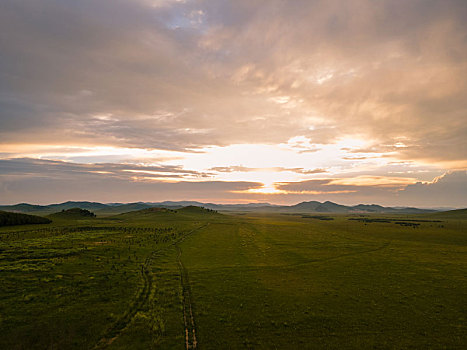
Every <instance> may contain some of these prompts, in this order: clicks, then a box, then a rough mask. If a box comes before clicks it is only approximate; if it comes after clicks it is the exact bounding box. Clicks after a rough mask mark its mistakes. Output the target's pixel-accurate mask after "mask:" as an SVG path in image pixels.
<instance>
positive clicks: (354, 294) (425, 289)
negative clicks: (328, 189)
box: [0, 208, 467, 349]
mask: <svg viewBox="0 0 467 350" xmlns="http://www.w3.org/2000/svg"><path fill="white" fill-rule="evenodd" d="M461 214H462V213H461ZM461 214H459V213H457V214H456V215H451V216H449V215H448V216H443V215H440V214H436V215H433V216H430V215H424V216H407V215H405V216H397V217H396V216H388V215H386V216H382V215H378V216H375V215H373V216H365V218H366V219H369V220H349V218H352V219H363V218H362V217H360V216H352V217H350V216H344V215H326V216H324V217H320V216H319V215H316V216H314V215H290V214H288V215H283V214H282V215H281V214H275V215H273V214H270V215H269V214H263V215H259V214H247V215H244V214H243V215H240V213H239V214H229V215H223V214H217V213H214V212H209V211H203V210H200V209H198V208H185V209H181V210H177V211H176V212H175V211H170V210H161V209H147V210H143V211H139V212H131V213H127V214H121V215H116V216H113V217H109V218H84V219H79V218H78V219H77V218H76V217H73V218H67V217H60V218H57V219H54V220H53V223H52V224H47V225H27V226H15V227H3V228H0V286H1V288H0V300H1V303H0V332H1V333H0V334H2V336H1V337H0V348H1V349H104V348H105V349H148V348H149V349H151V348H153V349H186V348H187V347H189V348H195V347H196V348H201V349H237V348H253V349H289V348H290V349H323V348H332V349H343V348H348V349H367V348H377V349H394V348H395V349H406V348H416V349H444V348H445V349H464V348H466V346H467V337H466V334H467V303H466V299H467V274H466V271H467V220H465V218H464V215H461Z"/></svg>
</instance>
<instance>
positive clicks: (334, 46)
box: [0, 0, 467, 161]
mask: <svg viewBox="0 0 467 350" xmlns="http://www.w3.org/2000/svg"><path fill="white" fill-rule="evenodd" d="M0 6H1V11H0V33H2V34H0V35H1V36H0V50H1V52H2V60H1V63H0V74H1V77H2V79H1V80H2V83H1V85H0V111H1V112H0V113H1V115H0V130H1V132H0V136H1V139H2V140H3V142H20V143H24V142H25V141H26V140H28V141H29V142H31V143H34V142H35V143H47V142H50V140H54V142H56V143H62V144H82V143H88V144H89V143H94V144H101V145H102V144H105V145H109V144H111V145H118V146H124V147H143V148H160V149H171V150H187V149H193V148H199V147H203V146H206V145H228V144H235V143H258V142H262V143H279V142H286V141H287V140H288V139H290V138H293V137H296V136H300V135H301V136H307V137H310V138H311V139H312V140H313V143H321V144H322V143H330V142H334V141H336V140H337V139H339V138H341V137H343V136H345V135H351V136H353V137H362V138H365V139H368V140H374V144H375V145H376V146H375V147H377V145H386V146H384V147H383V148H381V150H382V152H387V150H388V148H389V149H391V150H392V151H393V152H395V153H396V154H397V155H398V156H399V157H400V158H404V159H428V160H431V161H435V160H450V161H459V160H463V159H464V158H465V153H464V152H463V151H462V150H463V149H465V146H466V144H465V142H466V141H465V140H466V139H467V138H466V137H465V135H466V129H465V128H466V126H465V123H464V122H463V117H464V116H465V112H466V108H467V106H466V102H465V94H466V91H467V87H466V82H465V79H463V77H464V76H465V75H467V74H466V73H467V65H466V60H467V43H466V40H465V36H464V35H463V33H465V32H466V29H467V28H466V23H467V11H466V3H465V1H461V0H458V1H455V0H446V1H438V2H436V1H435V2H426V1H422V0H415V1H410V2H394V1H392V0H385V1H384V0H382V1H370V0H364V1H345V2H342V1H337V0H331V1H329V0H326V1H324V0H323V1H308V0H307V1H304V0H303V1H294V2H283V1H278V0H268V1H254V2H251V1H243V0H238V1H207V0H206V1H201V0H200V1H186V2H185V1H184V2H179V1H156V2H155V1H143V0H141V1H137V0H135V1H123V0H117V1H112V3H110V2H108V1H102V0H100V1H99V0H97V1H96V0H93V1H90V0H84V1H79V2H76V1H58V0H45V1H41V2H40V3H37V2H35V1H21V2H18V1H13V0H7V1H3V2H2V4H1V5H0ZM292 23H293V25H291V24H292ZM102 115H105V116H107V117H106V118H102V117H101V116H102ZM440 120H442V121H443V122H440ZM402 136H403V137H404V138H405V140H406V142H405V143H406V146H407V147H404V148H401V147H399V148H397V147H395V145H396V144H397V142H398V140H399V138H400V137H402ZM311 150H312V149H311Z"/></svg>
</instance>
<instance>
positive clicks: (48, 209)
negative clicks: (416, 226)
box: [0, 201, 437, 216]
mask: <svg viewBox="0 0 467 350" xmlns="http://www.w3.org/2000/svg"><path fill="white" fill-rule="evenodd" d="M186 206H199V207H204V208H208V209H213V210H217V211H240V212H274V213H394V214H396V213H407V214H421V213H431V212H436V211H437V210H434V209H419V208H410V207H383V206H381V205H377V204H358V205H354V206H347V205H341V204H337V203H333V202H329V201H326V202H323V203H321V202H317V201H310V202H301V203H298V204H295V205H290V206H288V205H273V204H269V203H249V204H214V203H201V202H195V201H179V202H173V201H165V202H155V203H148V202H136V203H107V204H103V203H97V202H73V201H69V202H64V203H59V204H49V205H34V204H28V203H20V204H15V205H3V206H0V210H4V211H10V212H17V213H34V214H42V215H44V214H51V213H56V212H59V211H62V210H67V209H71V208H81V209H86V210H90V211H93V212H94V213H96V214H97V215H100V216H102V215H111V214H120V213H125V212H129V211H134V210H141V209H146V208H168V209H179V208H182V207H186Z"/></svg>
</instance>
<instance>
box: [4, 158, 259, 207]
mask: <svg viewBox="0 0 467 350" xmlns="http://www.w3.org/2000/svg"><path fill="white" fill-rule="evenodd" d="M134 174H138V176H134ZM155 174H157V175H155ZM193 175H196V176H197V175H199V174H197V173H196V172H193V171H189V170H184V169H180V168H178V167H155V166H153V167H143V166H134V165H125V164H76V163H67V162H58V161H44V160H37V159H13V160H0V198H1V200H2V204H7V203H17V202H30V203H53V202H57V201H66V200H95V201H103V202H131V201H160V200H184V199H188V198H191V199H198V200H203V201H223V202H225V201H239V200H240V201H241V200H242V196H241V195H238V194H236V192H237V191H244V190H248V189H253V188H258V187H261V186H262V184H261V183H258V182H247V181H209V180H207V179H203V178H202V177H201V178H199V179H198V180H197V181H192V178H191V176H193ZM188 179H191V181H188ZM167 180H169V181H167Z"/></svg>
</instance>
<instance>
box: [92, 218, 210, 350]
mask: <svg viewBox="0 0 467 350" xmlns="http://www.w3.org/2000/svg"><path fill="white" fill-rule="evenodd" d="M208 225H209V223H207V224H205V225H202V226H200V227H197V228H195V229H193V230H191V231H189V232H187V233H185V234H184V235H182V236H181V237H179V238H178V239H176V240H175V241H174V242H172V243H171V244H170V245H168V246H167V247H164V248H161V249H156V250H154V251H153V252H151V254H150V255H149V256H148V257H147V258H146V260H145V261H144V264H142V265H141V278H142V280H143V286H142V287H141V288H140V289H139V291H138V292H137V293H136V297H135V298H134V300H135V301H134V302H133V304H132V305H131V306H130V307H129V308H128V310H127V311H126V312H125V313H124V314H123V316H122V317H121V318H120V319H119V320H118V321H116V322H115V323H114V324H113V325H112V326H111V327H110V328H108V329H107V331H106V332H105V334H104V335H103V336H102V337H101V338H100V340H99V341H98V342H97V344H96V345H95V346H94V349H96V350H98V349H105V348H106V347H107V346H109V345H110V344H112V343H113V342H114V341H115V340H116V339H117V338H118V336H119V335H120V334H121V333H122V331H123V330H124V329H125V328H126V327H127V326H128V325H129V324H130V323H131V322H132V321H133V319H134V317H135V316H136V313H137V312H138V311H139V310H141V309H142V308H143V306H144V305H145V304H146V303H147V302H148V301H149V297H150V295H151V290H152V285H153V274H152V272H151V269H150V264H151V262H152V260H153V259H154V258H155V257H156V256H157V255H158V254H159V253H160V252H162V251H164V250H167V249H169V248H170V247H171V246H175V247H176V248H177V249H178V251H179V256H178V257H177V260H178V264H179V268H180V269H181V270H180V276H181V283H182V290H183V291H184V292H183V304H184V305H183V312H184V320H185V333H187V318H188V317H189V318H190V322H191V325H192V327H191V330H192V333H191V334H193V336H192V337H191V339H192V340H191V341H190V347H188V342H187V349H196V347H197V341H196V335H195V326H194V324H195V323H194V316H193V309H192V306H191V294H190V291H189V282H188V275H187V271H186V269H185V267H184V266H183V264H182V262H181V260H180V255H181V250H180V247H179V246H178V244H179V243H181V242H183V241H184V240H185V239H186V238H187V237H188V236H190V235H191V234H193V233H194V232H196V231H198V230H201V229H202V228H204V227H206V226H208ZM182 271H184V272H183V273H182ZM182 276H184V277H182ZM187 288H188V289H187ZM185 290H187V291H188V292H186V293H185ZM185 295H186V296H185ZM185 300H187V301H188V304H187V305H188V306H186V303H185ZM186 310H188V311H186ZM187 314H188V317H187Z"/></svg>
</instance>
